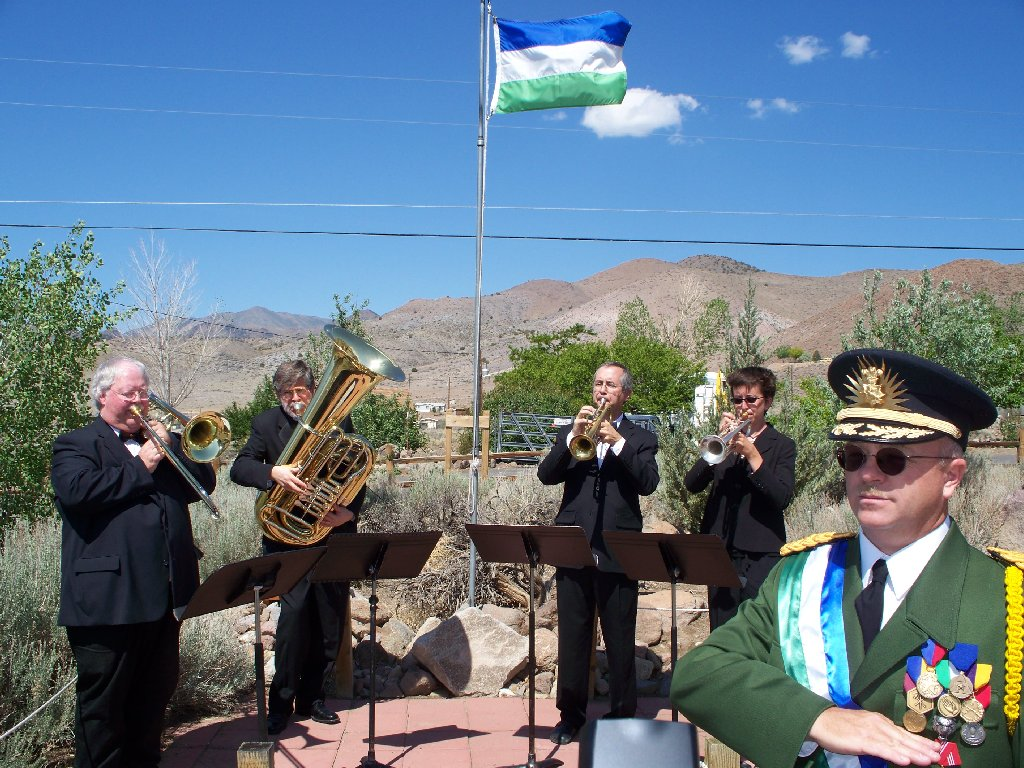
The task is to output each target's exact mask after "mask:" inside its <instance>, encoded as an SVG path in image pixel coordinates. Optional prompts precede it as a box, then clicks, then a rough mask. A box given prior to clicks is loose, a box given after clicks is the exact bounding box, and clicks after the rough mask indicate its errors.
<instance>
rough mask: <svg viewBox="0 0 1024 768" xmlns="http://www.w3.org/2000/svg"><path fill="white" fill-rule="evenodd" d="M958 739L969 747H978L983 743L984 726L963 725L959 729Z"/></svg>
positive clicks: (979, 724) (978, 724)
mask: <svg viewBox="0 0 1024 768" xmlns="http://www.w3.org/2000/svg"><path fill="white" fill-rule="evenodd" d="M960 738H961V739H962V740H963V742H964V744H966V745H967V746H969V747H980V746H981V745H982V744H983V743H984V741H985V726H983V725H982V724H981V723H965V724H964V727H963V728H961V729H960Z"/></svg>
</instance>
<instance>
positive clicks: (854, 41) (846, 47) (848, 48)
mask: <svg viewBox="0 0 1024 768" xmlns="http://www.w3.org/2000/svg"><path fill="white" fill-rule="evenodd" d="M839 39H840V40H841V41H842V42H843V56H844V57H845V58H847V59H863V58H864V57H865V56H867V55H869V54H871V53H872V50H871V38H870V37H868V36H867V35H855V34H854V33H853V32H843V36H842V37H840V38H839Z"/></svg>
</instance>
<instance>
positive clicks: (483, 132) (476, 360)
mask: <svg viewBox="0 0 1024 768" xmlns="http://www.w3.org/2000/svg"><path fill="white" fill-rule="evenodd" d="M490 18H491V5H490V2H488V0H480V104H479V108H478V111H477V126H478V128H477V137H476V155H477V169H476V181H477V184H476V296H475V299H474V302H473V311H474V323H475V331H474V333H473V458H472V460H471V461H470V463H469V504H470V511H469V521H470V522H471V523H476V514H477V505H478V502H479V496H480V395H481V389H482V386H481V385H482V382H481V381H480V370H481V368H480V322H481V317H482V312H481V292H482V287H483V271H484V190H485V188H486V181H487V113H486V109H487V81H488V79H489V67H488V65H489V63H490V56H489V55H488V53H487V27H488V22H489V21H490ZM469 605H470V607H473V606H475V605H476V545H475V544H474V543H473V540H472V539H470V542H469Z"/></svg>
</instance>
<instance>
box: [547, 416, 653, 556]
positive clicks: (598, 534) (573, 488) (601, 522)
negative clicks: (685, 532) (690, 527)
mask: <svg viewBox="0 0 1024 768" xmlns="http://www.w3.org/2000/svg"><path fill="white" fill-rule="evenodd" d="M571 431H572V425H571V424H568V425H566V426H564V427H562V428H561V429H560V430H559V431H558V436H557V437H556V438H555V444H554V445H553V446H552V447H551V451H550V452H549V453H548V455H547V456H545V457H544V460H543V461H541V463H540V466H539V467H538V468H537V477H538V478H540V481H541V482H542V483H543V484H544V485H557V484H558V483H565V487H564V489H563V491H562V503H561V505H560V506H559V508H558V515H557V516H556V517H555V525H579V526H582V528H583V529H584V530H585V531H586V532H587V538H589V539H590V547H591V549H592V550H593V552H594V555H595V557H596V558H597V567H598V568H599V569H600V570H602V571H614V572H616V573H622V566H620V565H619V563H618V562H617V561H616V560H615V558H613V557H612V556H611V553H610V552H609V551H608V548H607V547H606V546H605V543H604V535H603V532H604V531H615V530H619V531H639V530H642V529H643V525H644V522H643V517H642V515H641V513H640V496H649V495H650V494H652V493H654V491H655V490H656V489H657V487H658V480H659V479H660V478H659V476H658V462H657V460H656V458H655V457H656V455H657V453H658V437H657V435H655V434H654V433H653V432H649V431H648V430H646V429H642V428H640V427H638V426H636V425H635V424H634V423H633V422H631V421H630V420H629V419H627V418H626V417H625V416H623V417H622V422H621V423H620V424H619V428H618V431H619V434H620V435H622V437H624V438H625V439H626V444H625V445H624V446H623V448H622V452H621V453H620V454H619V455H618V456H616V455H615V454H614V453H613V452H612V451H611V450H610V449H609V451H608V453H607V455H606V456H605V458H604V462H603V463H602V465H601V467H600V468H599V467H598V464H597V457H594V458H593V459H591V460H590V461H576V459H574V458H573V456H572V454H571V453H570V452H569V447H568V445H567V437H568V434H569V432H571Z"/></svg>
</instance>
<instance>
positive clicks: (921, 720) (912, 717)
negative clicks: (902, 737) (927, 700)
mask: <svg viewBox="0 0 1024 768" xmlns="http://www.w3.org/2000/svg"><path fill="white" fill-rule="evenodd" d="M927 726H928V720H927V719H926V718H925V716H924V715H922V714H921V713H920V712H915V711H914V710H912V709H908V710H907V711H906V714H904V715H903V727H904V728H906V729H907V730H908V731H910V732H911V733H921V731H923V730H924V729H925V728H926V727H927Z"/></svg>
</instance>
